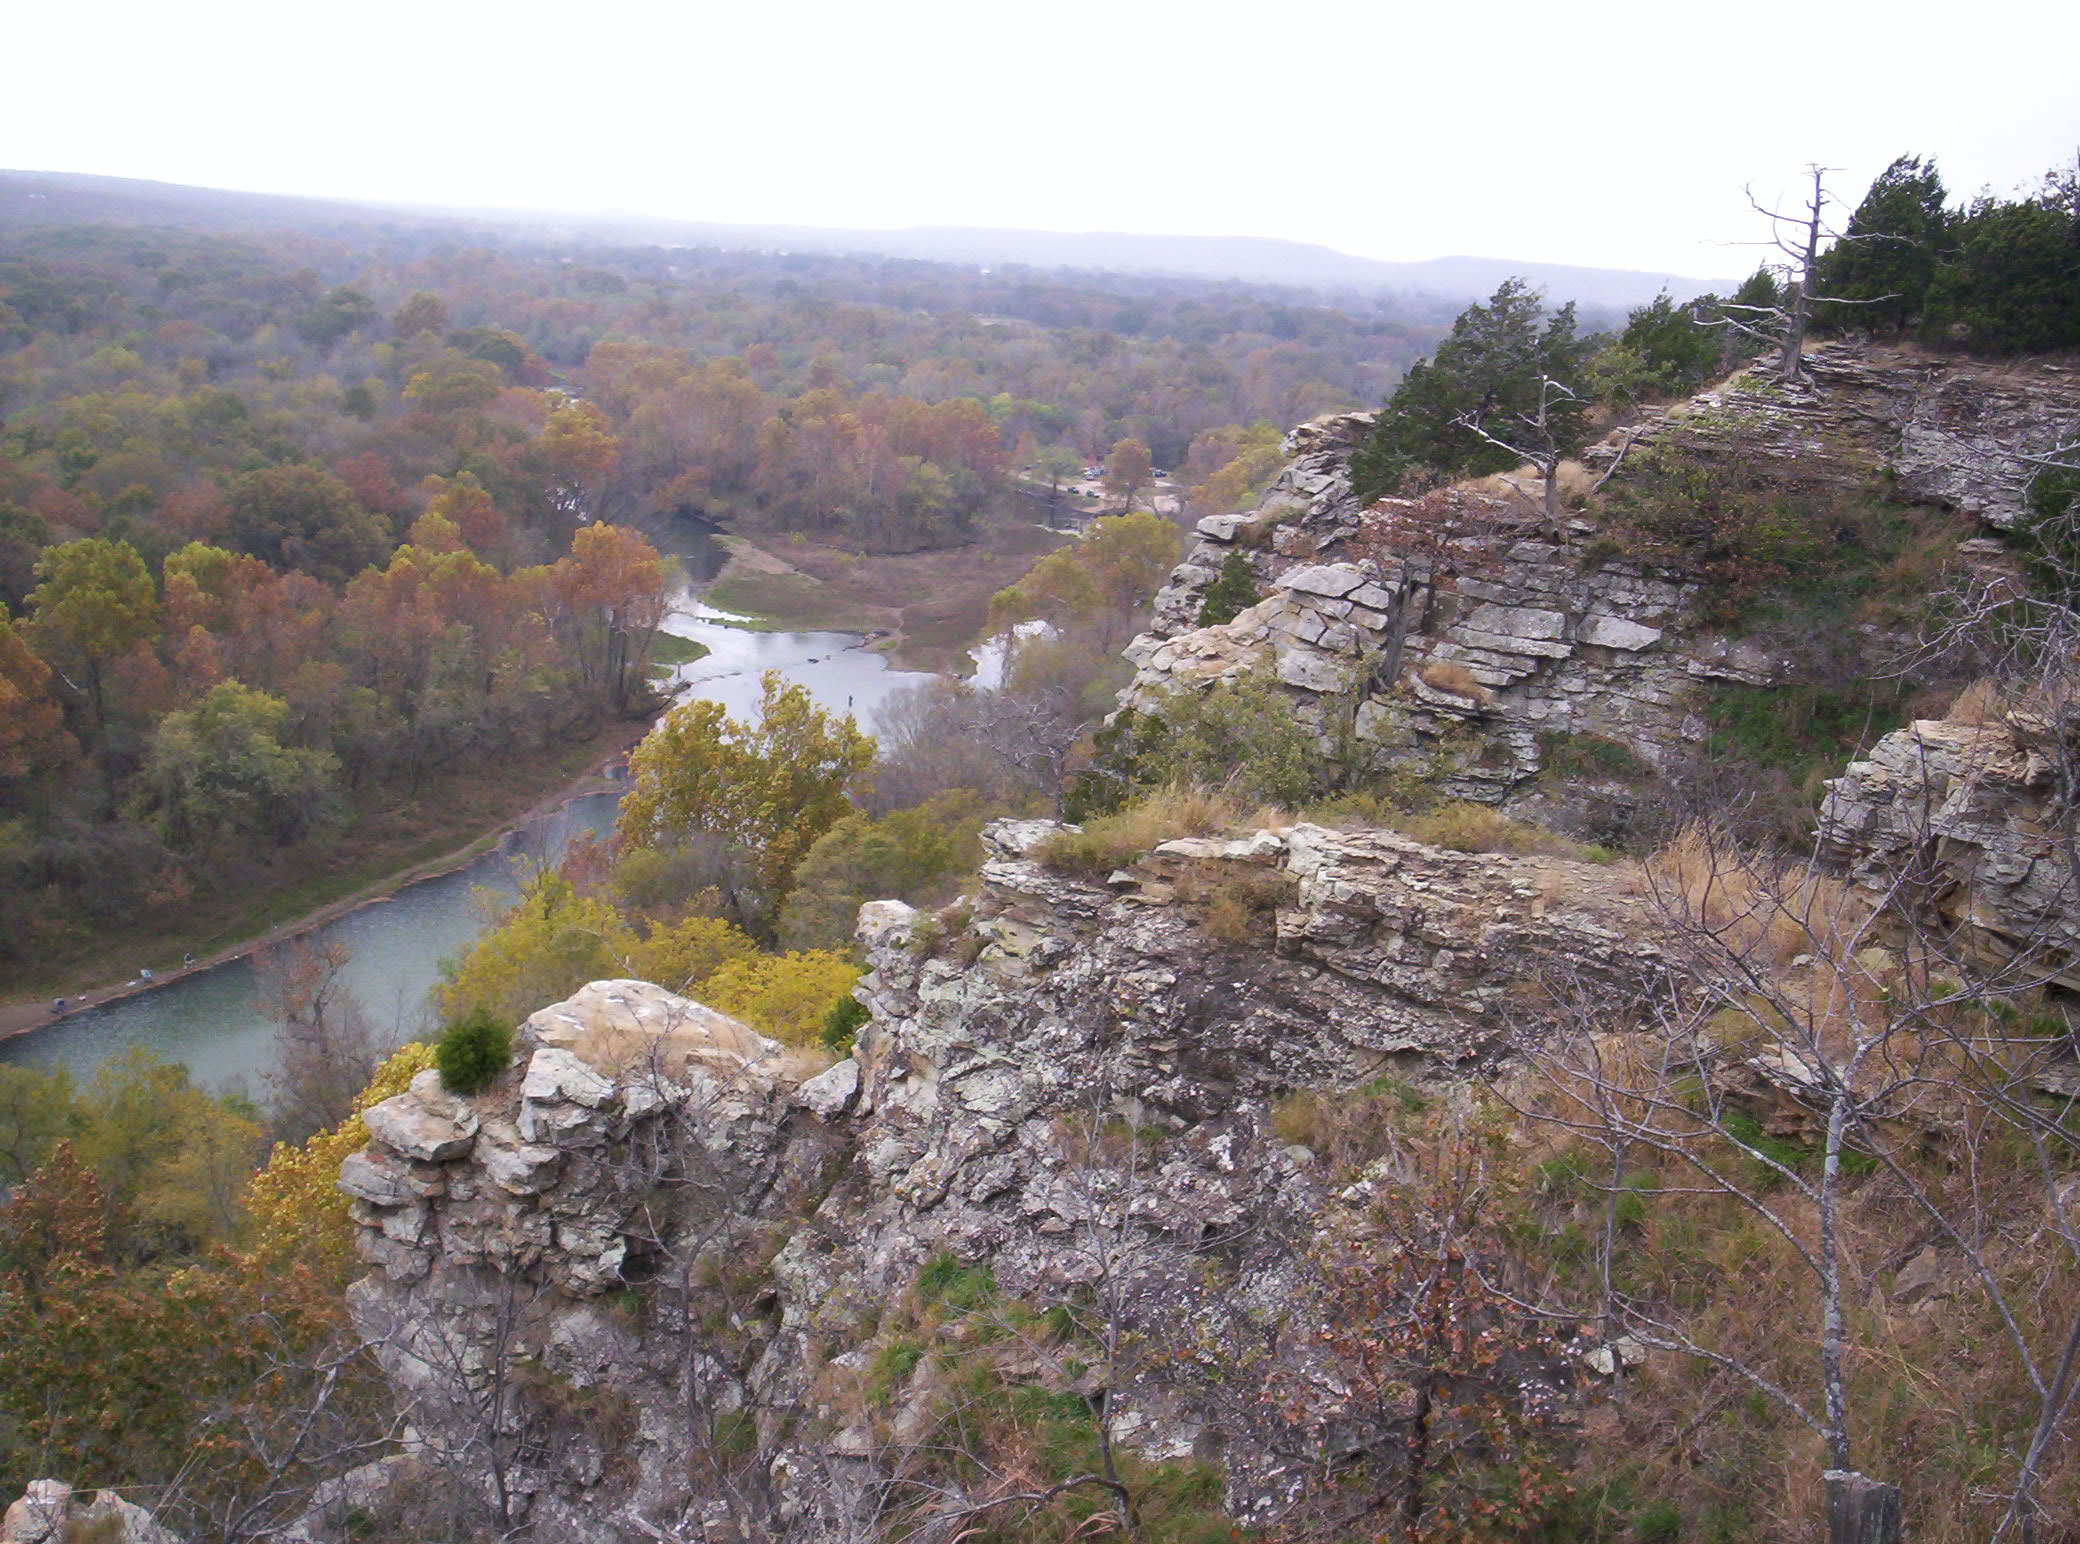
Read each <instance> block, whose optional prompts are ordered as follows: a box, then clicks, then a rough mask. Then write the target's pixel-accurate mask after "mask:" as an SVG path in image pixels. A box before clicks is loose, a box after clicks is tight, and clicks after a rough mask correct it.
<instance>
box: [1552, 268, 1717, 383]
mask: <svg viewBox="0 0 2080 1544" xmlns="http://www.w3.org/2000/svg"><path fill="white" fill-rule="evenodd" d="M1717 305H1718V299H1717V297H1716V296H1712V295H1706V296H1703V297H1701V298H1700V299H1698V300H1696V301H1693V302H1691V303H1690V304H1689V305H1683V306H1679V305H1677V304H1676V303H1675V302H1674V301H1673V300H1671V299H1670V298H1669V294H1668V291H1667V290H1663V291H1662V292H1661V293H1660V294H1659V295H1656V296H1655V297H1654V299H1653V300H1652V301H1651V302H1650V303H1648V304H1647V305H1644V306H1639V307H1637V308H1635V309H1634V310H1633V311H1632V312H1631V314H1630V315H1629V316H1628V317H1627V318H1626V321H1625V330H1624V331H1623V332H1622V333H1620V334H1619V335H1618V337H1617V338H1616V339H1615V340H1613V341H1612V342H1611V343H1609V344H1607V345H1605V346H1604V348H1603V349H1601V350H1600V351H1599V352H1598V353H1597V354H1596V355H1595V357H1594V358H1592V359H1591V360H1590V361H1589V362H1588V364H1587V365H1586V366H1585V367H1584V369H1583V379H1584V381H1585V382H1586V384H1587V388H1588V390H1589V392H1590V394H1591V395H1593V396H1594V397H1595V398H1596V399H1597V400H1598V401H1600V402H1605V403H1608V404H1610V405H1611V406H1612V407H1613V408H1616V409H1618V410H1619V411H1621V412H1622V411H1624V410H1626V409H1628V408H1630V407H1632V406H1633V405H1635V404H1637V403H1639V402H1642V401H1645V400H1646V399H1647V398H1649V397H1675V396H1684V395H1687V394H1688V393H1690V392H1692V391H1695V390H1696V389H1697V388H1698V387H1699V386H1702V385H1703V384H1704V383H1705V382H1706V381H1708V380H1710V379H1711V377H1712V375H1713V374H1714V373H1715V372H1716V371H1717V370H1718V369H1719V368H1720V335H1719V334H1717V333H1714V332H1711V331H1708V330H1706V329H1705V328H1703V327H1701V326H1699V325H1698V320H1697V318H1698V316H1699V315H1700V314H1708V313H1709V312H1710V311H1711V310H1713V309H1714V308H1716V306H1717Z"/></svg>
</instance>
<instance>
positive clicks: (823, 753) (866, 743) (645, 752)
mask: <svg viewBox="0 0 2080 1544" xmlns="http://www.w3.org/2000/svg"><path fill="white" fill-rule="evenodd" d="M873 764H874V742H873V740H872V739H871V738H870V737H869V736H867V735H865V734H862V733H861V732H860V730H859V726H858V725H857V724H856V723H854V721H853V718H852V715H851V714H849V713H848V714H846V715H845V716H844V717H843V718H834V717H833V716H832V715H831V714H829V713H826V712H825V711H824V710H823V709H821V708H819V707H817V706H816V704H815V701H814V699H813V698H811V697H810V695H809V692H808V689H807V688H806V687H803V686H798V685H789V684H787V682H786V681H785V680H784V679H783V678H782V677H781V675H780V673H779V672H778V671H775V670H769V671H767V672H766V673H765V675H764V677H763V678H762V681H761V686H760V698H759V706H758V717H757V718H756V719H755V720H754V721H753V722H751V723H748V724H746V723H739V722H738V721H737V720H735V719H733V718H731V717H729V715H728V713H727V711H726V710H725V709H724V708H723V706H722V704H721V703H719V702H706V701H703V702H687V703H681V704H680V705H679V706H678V707H676V708H674V709H672V711H671V712H670V713H668V714H666V715H665V718H664V721H663V722H662V723H660V724H659V725H658V726H657V727H656V728H655V729H653V730H652V731H651V732H650V735H649V737H648V738H647V739H645V740H644V741H643V743H642V744H641V745H639V746H637V747H636V750H635V753H634V754H633V755H632V756H630V757H629V764H628V770H629V779H630V788H629V792H628V796H627V797H626V798H625V799H623V800H622V803H621V820H620V826H619V829H620V833H621V837H622V840H623V841H625V842H627V843H629V844H630V845H632V846H637V847H657V846H660V845H663V844H667V843H670V842H672V841H673V840H675V839H677V838H679V837H683V836H687V835H691V834H695V833H701V832H706V833H711V834H713V835H716V836H720V837H723V838H725V839H726V840H728V841H730V842H732V843H734V844H736V845H737V846H739V847H742V848H743V849H744V850H745V851H746V852H747V853H748V854H749V855H750V857H751V861H752V865H753V868H754V870H755V872H756V874H757V878H758V883H759V887H760V889H761V891H762V892H763V893H764V895H765V896H766V897H767V902H768V904H774V903H777V901H778V900H779V898H780V897H781V896H783V895H785V894H786V892H787V887H788V879H789V876H791V875H792V874H793V873H794V870H795V866H796V865H797V864H798V863H800V862H801V860H802V857H803V855H804V854H806V853H807V852H808V850H809V848H810V847H811V846H813V845H814V844H815V841H816V839H817V838H818V837H819V836H821V835H823V833H824V832H826V831H828V830H829V829H830V828H831V827H832V826H834V825H836V824H837V822H838V821H839V820H841V819H843V818H844V816H845V815H846V814H847V812H848V811H849V810H850V809H851V803H850V800H849V797H848V796H849V795H850V794H851V792H852V791H853V789H854V788H855V787H856V786H857V785H858V784H859V783H860V781H861V779H862V778H863V777H864V776H865V774H866V772H867V770H868V768H870V767H871V766H872V765H873Z"/></svg>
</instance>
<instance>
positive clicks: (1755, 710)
mask: <svg viewBox="0 0 2080 1544" xmlns="http://www.w3.org/2000/svg"><path fill="white" fill-rule="evenodd" d="M1904 704H1905V690H1904V688H1903V687H1901V686H1900V685H1899V684H1898V683H1897V682H1885V681H1868V682H1861V683H1859V684H1858V685H1857V686H1856V687H1855V688H1853V689H1843V688H1839V687H1833V686H1826V685H1822V684H1819V683H1816V682H1808V683H1804V684H1800V685H1789V686H1722V687H1720V688H1719V689H1718V690H1717V691H1715V692H1713V693H1712V694H1711V696H1709V697H1708V698H1706V699H1705V703H1704V716H1705V722H1706V724H1707V725H1709V726H1710V731H1711V732H1710V735H1709V737H1708V738H1707V739H1706V741H1705V750H1706V752H1707V753H1708V754H1709V755H1710V756H1712V757H1713V758H1714V759H1717V760H1729V759H1733V760H1739V761H1743V762H1746V763H1747V764H1748V765H1750V766H1754V767H1763V768H1769V769H1774V770H1776V771H1780V772H1785V773H1789V774H1792V775H1793V776H1794V777H1797V776H1799V775H1800V774H1805V773H1809V772H1810V771H1812V770H1813V769H1814V768H1815V767H1816V766H1822V765H1824V766H1826V767H1827V768H1830V769H1832V770H1839V768H1840V763H1841V762H1842V761H1843V760H1845V759H1846V758H1847V757H1848V756H1849V755H1850V754H1852V753H1854V752H1855V751H1857V750H1860V749H1861V748H1862V747H1864V746H1865V745H1867V744H1869V743H1870V742H1871V741H1873V740H1875V739H1877V738H1878V737H1879V736H1880V735H1883V734H1887V733H1889V732H1890V731H1892V730H1894V729H1897V728H1898V727H1899V726H1900V724H1901V723H1902V722H1903V721H1904V720H1905V716H1906V714H1905V707H1904Z"/></svg>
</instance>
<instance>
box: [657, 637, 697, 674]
mask: <svg viewBox="0 0 2080 1544" xmlns="http://www.w3.org/2000/svg"><path fill="white" fill-rule="evenodd" d="M708 654H709V649H708V646H707V645H706V644H705V643H702V642H701V641H700V640H699V639H697V638H682V637H680V636H679V635H678V634H677V633H663V632H660V633H656V634H654V635H653V636H652V637H651V639H650V668H651V669H653V670H656V669H660V668H662V669H666V670H675V669H677V668H678V667H679V666H681V665H690V664H692V663H693V662H694V661H695V660H697V659H706V658H707V657H708Z"/></svg>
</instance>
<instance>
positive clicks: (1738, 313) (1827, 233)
mask: <svg viewBox="0 0 2080 1544" xmlns="http://www.w3.org/2000/svg"><path fill="white" fill-rule="evenodd" d="M1832 170H1835V168H1833V167H1825V166H1820V165H1817V164H1816V165H1813V166H1809V167H1807V168H1806V171H1807V174H1808V175H1809V176H1810V177H1811V178H1812V183H1813V188H1812V192H1811V194H1810V195H1809V196H1807V197H1806V199H1805V201H1804V204H1803V206H1802V208H1801V210H1800V212H1799V213H1797V214H1786V213H1784V212H1783V211H1782V210H1780V209H1773V208H1771V207H1770V206H1769V205H1767V204H1764V203H1763V202H1762V201H1761V200H1760V199H1758V198H1756V197H1755V192H1754V189H1753V187H1752V186H1750V187H1748V188H1744V189H1743V190H1742V191H1743V192H1744V193H1746V195H1747V199H1748V206H1749V207H1750V208H1751V209H1753V210H1754V211H1755V213H1757V214H1759V215H1761V216H1762V218H1763V219H1764V220H1766V221H1767V222H1769V235H1768V236H1766V237H1764V238H1763V239H1762V240H1761V241H1758V242H1752V243H1746V244H1747V245H1753V246H1764V247H1769V248H1772V249H1773V250H1775V251H1776V252H1777V253H1778V254H1779V255H1778V258H1777V260H1776V261H1774V262H1770V261H1768V260H1765V261H1764V264H1763V266H1764V267H1766V268H1768V269H1770V270H1771V271H1772V272H1774V273H1776V274H1777V275H1778V276H1779V277H1780V278H1781V279H1782V285H1781V289H1782V292H1783V296H1784V298H1783V299H1782V301H1780V302H1779V303H1778V304H1776V305H1772V306H1756V305H1745V304H1736V303H1734V302H1732V301H1726V302H1724V303H1722V304H1721V305H1720V307H1719V314H1718V315H1717V316H1711V317H1702V316H1701V317H1699V318H1697V324H1698V325H1699V326H1700V327H1725V328H1728V329H1730V330H1731V331H1733V332H1736V333H1739V334H1740V335H1741V336H1743V337H1746V338H1749V339H1752V340H1753V341H1754V342H1756V343H1759V344H1761V345H1763V346H1764V347H1765V348H1769V349H1772V350H1774V351H1775V352H1776V355H1777V363H1776V376H1777V379H1778V380H1780V381H1795V380H1798V379H1800V378H1801V376H1802V375H1803V374H1804V361H1805V346H1806V330H1807V328H1808V327H1809V326H1810V325H1811V323H1812V319H1813V307H1814V306H1815V305H1816V304H1818V303H1821V302H1825V303H1826V304H1828V305H1842V306H1847V305H1877V304H1880V303H1882V302H1884V301H1888V300H1895V299H1897V298H1898V297H1897V296H1894V295H1876V296H1869V297H1860V298H1856V299H1851V298H1848V297H1845V296H1841V295H1819V294H1816V293H1814V276H1815V274H1816V272H1817V269H1818V265H1819V262H1820V252H1821V248H1822V245H1823V244H1824V243H1827V242H1837V241H1843V240H1864V239H1870V240H1889V239H1892V238H1890V237H1887V236H1883V235H1879V234H1873V235H1872V236H1870V237H1868V238H1865V237H1861V236H1858V237H1848V236H1845V235H1844V234H1843V233H1842V232H1841V231H1838V230H1836V229H1834V228H1833V227H1832V226H1831V225H1830V224H1829V223H1828V222H1827V211H1828V210H1829V209H1831V208H1835V207H1838V206H1839V200H1837V199H1836V198H1835V197H1834V195H1833V194H1831V193H1829V192H1828V191H1827V187H1826V178H1827V174H1828V172H1830V171H1832Z"/></svg>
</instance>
